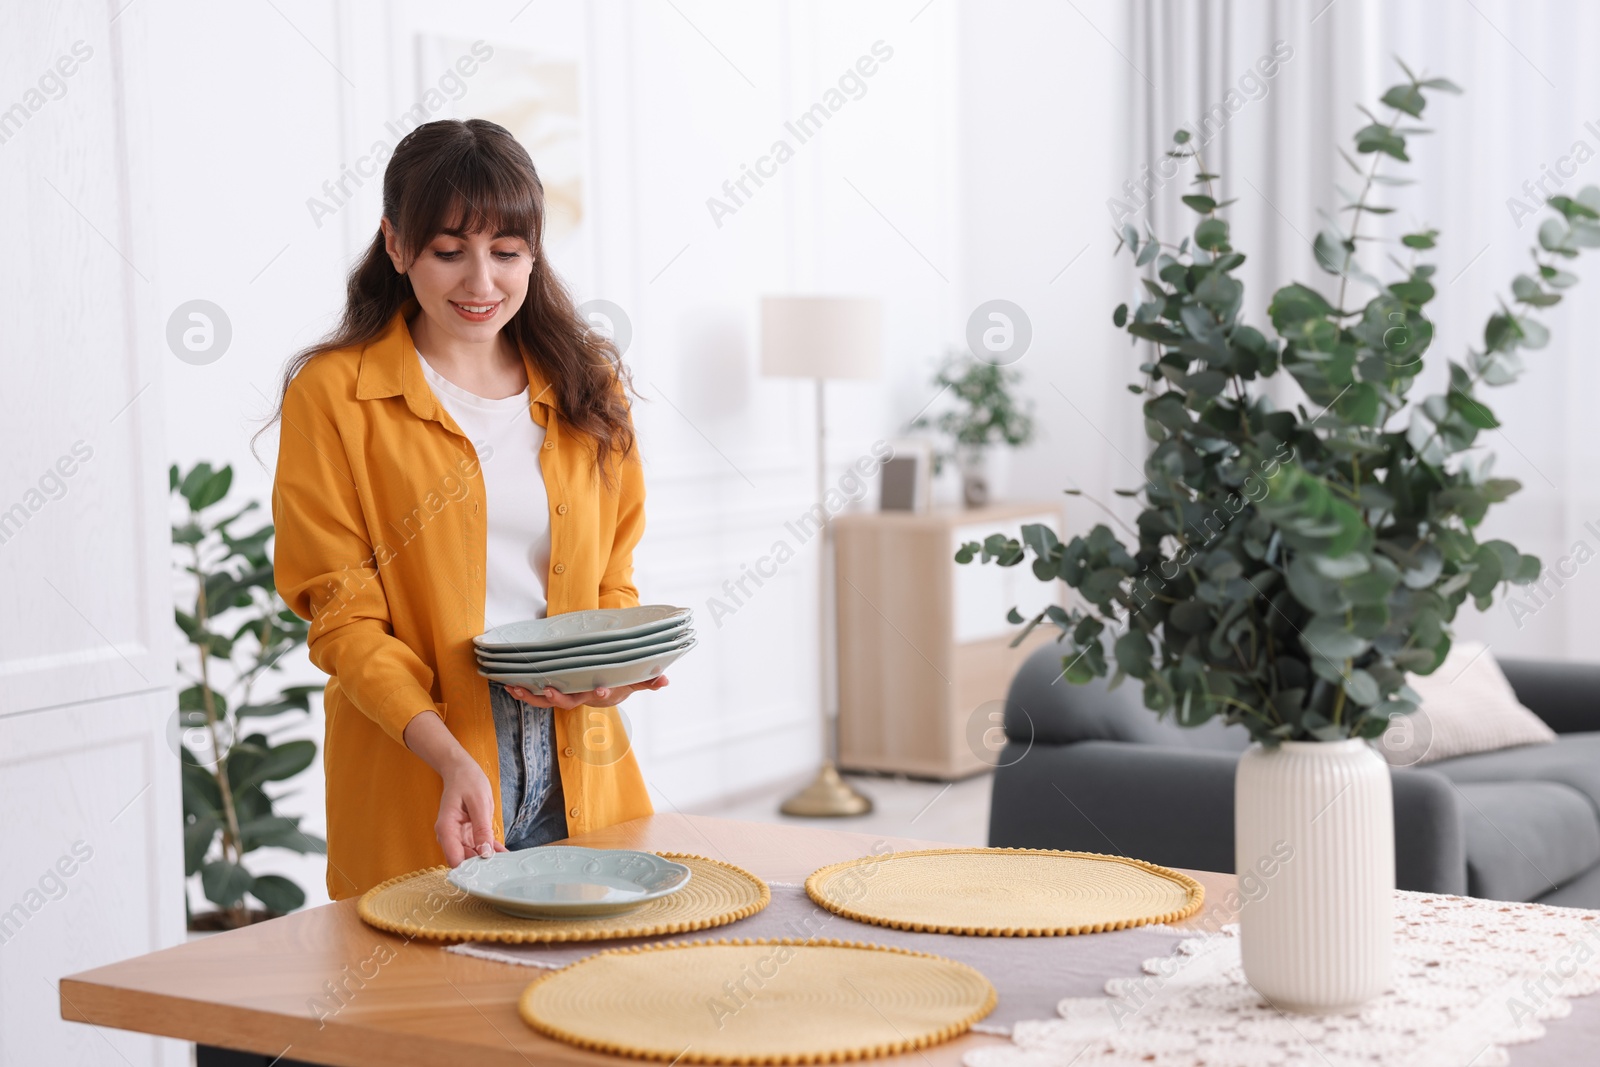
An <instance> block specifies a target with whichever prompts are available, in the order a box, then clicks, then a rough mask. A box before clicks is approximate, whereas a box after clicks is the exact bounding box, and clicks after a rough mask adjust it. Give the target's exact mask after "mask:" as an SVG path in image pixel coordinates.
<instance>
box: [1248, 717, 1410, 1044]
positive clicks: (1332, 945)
mask: <svg viewBox="0 0 1600 1067" xmlns="http://www.w3.org/2000/svg"><path fill="white" fill-rule="evenodd" d="M1234 825H1235V833H1234V862H1235V866H1234V870H1235V871H1236V872H1238V877H1239V896H1240V899H1241V902H1242V903H1241V905H1240V910H1239V951H1240V955H1241V956H1242V957H1243V962H1244V973H1245V977H1246V978H1248V979H1249V980H1250V984H1251V985H1252V986H1254V987H1255V989H1256V991H1257V992H1258V993H1260V994H1261V995H1262V996H1263V997H1265V998H1266V999H1267V1000H1268V1001H1270V1002H1271V1003H1272V1004H1273V1005H1275V1006H1276V1007H1278V1008H1281V1009H1282V1010H1284V1011H1295V1012H1306V1013H1315V1014H1331V1013H1338V1012H1345V1011H1350V1010H1352V1009H1354V1008H1357V1007H1359V1006H1360V1005H1362V1004H1364V1003H1366V1002H1367V1001H1368V1000H1371V999H1372V998H1373V997H1375V996H1378V995H1379V994H1380V993H1383V992H1384V991H1385V990H1386V989H1388V988H1389V980H1390V974H1391V970H1392V955H1393V943H1394V797H1393V793H1392V791H1391V788H1390V782H1389V766H1388V764H1387V763H1385V762H1384V760H1383V758H1382V757H1381V756H1379V755H1378V754H1377V753H1376V752H1374V751H1373V750H1372V748H1371V746H1369V745H1368V744H1367V742H1365V741H1360V740H1351V741H1333V742H1319V741H1285V742H1282V743H1281V744H1279V745H1278V746H1277V747H1275V748H1265V747H1263V746H1262V745H1260V744H1255V745H1251V746H1250V748H1249V749H1248V750H1247V751H1246V752H1245V754H1244V755H1243V756H1242V757H1241V758H1240V760H1239V770H1238V776H1237V777H1236V778H1235V780H1234Z"/></svg>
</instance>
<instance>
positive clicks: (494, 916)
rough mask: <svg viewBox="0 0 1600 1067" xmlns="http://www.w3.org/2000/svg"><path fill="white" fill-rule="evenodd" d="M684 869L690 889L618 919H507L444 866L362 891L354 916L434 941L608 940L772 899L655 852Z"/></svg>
mask: <svg viewBox="0 0 1600 1067" xmlns="http://www.w3.org/2000/svg"><path fill="white" fill-rule="evenodd" d="M656 855H658V856H660V857H662V858H663V859H669V860H673V861H674V862H677V863H682V864H684V865H686V866H687V867H688V868H689V869H690V871H691V872H692V874H691V876H690V878H689V884H688V885H686V886H684V887H683V888H682V889H680V890H678V891H677V892H676V893H673V894H672V895H671V896H666V897H662V898H660V899H659V900H652V901H650V902H649V903H648V904H645V905H643V906H642V907H640V908H638V909H636V910H634V911H630V912H625V913H623V914H621V915H609V916H604V917H601V918H592V919H523V918H519V917H517V916H515V915H507V914H506V913H504V912H502V911H499V910H497V909H496V908H494V907H493V906H492V905H490V904H488V903H486V902H485V901H482V900H479V899H478V898H476V897H473V896H470V895H468V894H467V893H465V892H463V891H462V890H460V889H457V888H456V887H455V886H453V885H451V884H450V883H449V882H447V881H445V877H444V876H445V875H446V874H447V873H448V872H449V870H450V868H449V867H445V866H442V865H441V866H438V867H430V868H428V869H427V870H422V871H416V872H414V873H412V874H404V875H401V876H400V877H398V878H391V879H389V880H388V881H387V882H382V883H380V884H378V885H375V886H373V887H372V888H371V889H369V890H367V891H366V892H365V893H364V894H362V896H361V901H360V903H359V904H358V905H357V908H356V911H357V913H358V914H359V915H360V916H361V918H362V919H363V920H365V921H366V922H367V923H368V924H370V925H372V926H376V927H377V928H378V929H380V930H387V931H389V932H390V933H394V934H403V935H405V936H406V937H420V938H425V939H428V940H433V941H504V942H511V943H517V942H543V941H611V940H615V939H617V938H622V937H653V936H656V935H659V934H681V933H688V932H689V931H692V930H704V929H707V928H708V927H712V926H722V925H724V924H725V923H731V922H734V921H736V920H738V919H743V918H745V917H746V916H750V915H754V914H755V913H756V912H758V911H760V910H761V909H762V908H764V907H766V906H767V904H768V903H770V902H771V900H772V891H771V890H770V889H768V888H767V883H765V882H763V881H762V880H761V879H759V878H757V877H756V876H755V875H753V874H751V873H750V872H749V871H746V870H744V869H742V868H739V867H735V866H734V865H733V864H731V863H723V862H722V861H720V860H711V859H706V858H705V857H704V856H688V855H683V854H681V853H676V852H657V853H656Z"/></svg>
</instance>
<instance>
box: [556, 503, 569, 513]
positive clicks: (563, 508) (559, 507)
mask: <svg viewBox="0 0 1600 1067" xmlns="http://www.w3.org/2000/svg"><path fill="white" fill-rule="evenodd" d="M566 513H567V506H566V505H565V504H557V505H556V514H557V515H565V514H566Z"/></svg>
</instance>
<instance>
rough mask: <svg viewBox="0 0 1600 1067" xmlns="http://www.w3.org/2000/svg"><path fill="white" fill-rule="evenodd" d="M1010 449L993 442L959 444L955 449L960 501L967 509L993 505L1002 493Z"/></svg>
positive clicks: (1003, 492) (1001, 496)
mask: <svg viewBox="0 0 1600 1067" xmlns="http://www.w3.org/2000/svg"><path fill="white" fill-rule="evenodd" d="M1009 458H1010V450H1009V449H1006V448H1003V447H1000V446H997V445H962V446H960V447H958V448H957V449H956V466H957V468H959V469H960V471H961V502H962V503H963V504H965V505H966V506H967V507H969V508H981V507H983V506H984V505H985V504H993V503H995V502H997V501H999V500H1000V499H1002V498H1003V497H1004V496H1005V492H1006V475H1007V474H1008V473H1009V464H1008V463H1007V460H1008V459H1009Z"/></svg>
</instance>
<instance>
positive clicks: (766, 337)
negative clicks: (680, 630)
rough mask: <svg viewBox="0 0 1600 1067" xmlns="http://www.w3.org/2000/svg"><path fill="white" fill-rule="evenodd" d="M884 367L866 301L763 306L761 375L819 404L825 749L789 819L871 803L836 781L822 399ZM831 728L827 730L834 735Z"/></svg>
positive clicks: (874, 311)
mask: <svg viewBox="0 0 1600 1067" xmlns="http://www.w3.org/2000/svg"><path fill="white" fill-rule="evenodd" d="M882 363H883V306H882V304H881V303H880V302H879V301H877V300H875V299H871V298H867V297H839V296H768V297H763V298H762V299H761V373H762V374H763V375H764V376H767V377H772V378H810V379H812V381H813V382H814V383H815V388H816V398H817V497H816V499H817V503H818V505H820V506H821V509H822V515H821V520H822V521H821V527H822V528H821V529H820V530H819V531H818V532H819V533H820V534H821V535H822V541H821V545H820V546H819V552H818V556H817V692H818V695H819V697H820V699H821V703H822V725H823V730H824V736H825V738H826V741H825V749H824V757H823V761H822V768H821V770H819V771H818V772H817V776H816V778H815V779H813V780H812V782H811V784H810V785H808V786H806V787H805V788H804V789H802V790H801V791H800V792H798V793H796V794H795V795H794V796H792V797H790V798H789V799H788V800H785V801H784V802H783V804H782V805H781V806H780V809H779V810H781V811H782V812H783V813H784V814H785V815H807V816H830V815H865V814H866V813H867V812H869V811H871V810H872V801H871V800H870V799H869V798H868V797H865V796H863V795H862V794H860V793H858V792H856V791H855V790H854V789H853V788H851V786H850V784H849V783H848V782H846V781H845V780H844V779H843V778H841V777H840V776H839V770H838V767H837V766H836V762H835V761H836V760H837V759H838V756H839V721H838V716H837V715H836V714H833V715H830V714H829V711H830V708H829V704H830V700H829V697H830V695H831V694H830V693H829V691H828V638H829V636H830V633H831V627H830V626H829V623H830V621H832V619H833V613H832V612H830V611H829V610H828V608H829V598H828V560H829V558H830V557H829V553H830V551H831V548H832V544H833V527H832V523H831V518H832V516H830V515H829V514H828V509H827V505H826V504H825V503H824V500H825V498H826V492H827V485H826V473H827V450H826V429H827V424H826V421H825V417H824V410H823V392H824V388H825V383H826V381H827V380H828V379H829V378H856V379H870V378H877V377H879V376H880V374H881V371H882ZM830 725H831V727H832V729H831V730H830V729H829V727H830Z"/></svg>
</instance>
